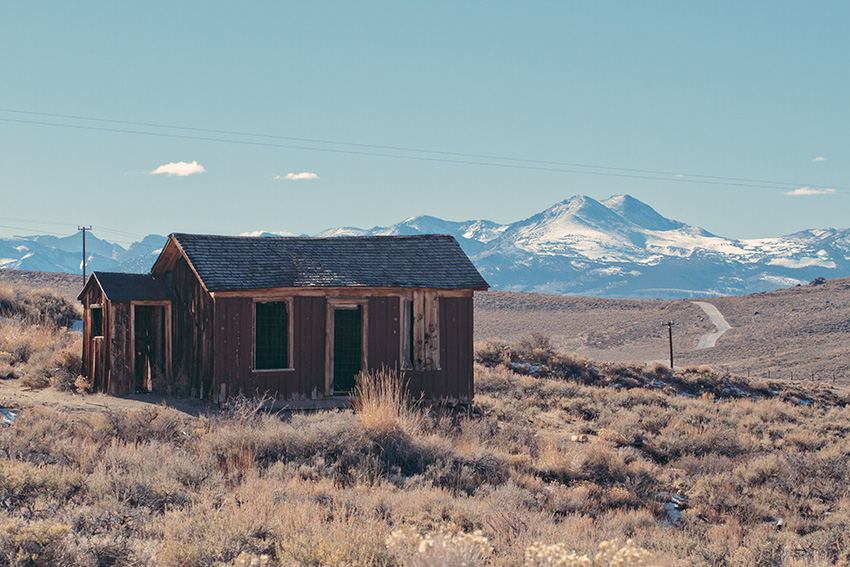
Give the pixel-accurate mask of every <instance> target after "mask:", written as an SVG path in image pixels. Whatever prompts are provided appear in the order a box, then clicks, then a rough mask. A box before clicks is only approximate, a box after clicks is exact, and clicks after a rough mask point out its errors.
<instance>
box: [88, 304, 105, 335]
mask: <svg viewBox="0 0 850 567" xmlns="http://www.w3.org/2000/svg"><path fill="white" fill-rule="evenodd" d="M91 336H93V337H102V336H103V307H92V308H91Z"/></svg>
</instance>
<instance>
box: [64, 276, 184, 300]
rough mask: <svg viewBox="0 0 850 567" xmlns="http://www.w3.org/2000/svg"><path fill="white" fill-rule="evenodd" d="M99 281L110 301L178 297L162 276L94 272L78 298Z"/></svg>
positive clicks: (170, 298) (171, 298)
mask: <svg viewBox="0 0 850 567" xmlns="http://www.w3.org/2000/svg"><path fill="white" fill-rule="evenodd" d="M93 281H94V282H97V284H98V285H99V286H100V289H101V290H103V295H104V296H105V297H106V299H107V300H109V301H170V300H173V299H176V296H175V295H174V291H172V289H171V286H169V285H168V283H167V282H166V281H165V278H164V277H162V276H155V275H151V274H124V273H119V272H92V275H91V277H90V278H89V281H88V282H87V283H86V286H85V287H84V288H83V291H82V292H81V293H80V296H79V297H78V298H77V299H82V298H83V295H85V293H86V289H88V287H89V285H90V284H91V283H92V282H93Z"/></svg>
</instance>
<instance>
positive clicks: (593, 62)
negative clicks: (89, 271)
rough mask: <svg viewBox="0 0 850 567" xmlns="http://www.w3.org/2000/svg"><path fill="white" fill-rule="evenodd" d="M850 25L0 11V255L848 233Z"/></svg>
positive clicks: (755, 11)
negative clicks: (497, 237) (628, 230)
mask: <svg viewBox="0 0 850 567" xmlns="http://www.w3.org/2000/svg"><path fill="white" fill-rule="evenodd" d="M848 23H850V3H848V2H844V1H837V0H836V1H831V2H828V1H813V2H781V1H770V2H768V1H752V2H739V1H730V2H723V1H718V2H678V1H670V2H656V1H647V2H625V1H620V2H618V1H611V2H578V1H575V2H573V1H558V2H555V1H551V2H499V1H477V2H476V1H468V2H458V1H450V2H440V1H429V2H418V3H414V2H389V1H386V2H368V1H366V2H341V1H340V2H322V1H316V2H281V1H274V2H239V3H237V2H214V1H206V2H143V3H124V2H112V1H110V2H73V3H68V2H11V1H7V2H3V17H2V19H0V73H2V75H0V85H2V88H0V236H12V235H15V234H17V235H31V234H59V235H68V234H73V233H74V232H76V228H77V227H78V226H93V227H94V233H95V234H96V235H97V236H99V237H101V238H106V239H108V240H111V241H114V242H121V243H123V244H125V245H127V244H129V243H130V242H132V241H134V240H138V239H140V238H141V237H142V236H144V235H147V234H152V233H155V234H168V233H171V232H196V233H207V234H242V233H246V232H251V231H258V230H264V231H270V232H281V233H292V234H315V233H317V232H319V231H321V230H324V229H326V228H330V227H337V226H358V227H363V228H370V227H372V226H386V225H391V224H394V223H396V222H399V221H402V220H404V219H406V218H408V217H411V216H416V215H433V216H437V217H440V218H443V219H446V220H456V221H462V220H468V219H482V218H483V219H489V220H492V221H496V222H499V223H508V222H514V221H517V220H521V219H524V218H527V217H529V216H531V215H533V214H535V213H537V212H540V211H542V210H544V209H545V208H547V207H549V206H551V205H552V204H554V203H556V202H558V201H562V200H564V199H567V198H569V197H571V196H573V195H588V196H590V197H593V198H596V199H605V198H607V197H609V196H611V195H615V194H620V193H626V194H630V195H632V196H634V197H636V198H638V199H640V200H642V201H644V202H646V203H647V204H649V205H650V206H652V207H654V208H655V209H656V210H657V211H658V212H660V213H661V214H663V215H664V216H666V217H669V218H674V219H676V220H680V221H682V222H685V223H687V224H691V225H696V226H701V227H703V228H705V229H707V230H709V231H710V232H713V233H715V234H718V235H721V236H726V237H730V238H761V237H771V236H780V235H784V234H790V233H793V232H796V231H799V230H804V229H807V228H827V227H834V228H848V227H850V215H848V212H850V104H848V103H850V34H848V33H847V26H848Z"/></svg>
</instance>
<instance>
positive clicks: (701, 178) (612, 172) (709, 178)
mask: <svg viewBox="0 0 850 567" xmlns="http://www.w3.org/2000/svg"><path fill="white" fill-rule="evenodd" d="M0 112H8V113H16V114H26V115H32V116H45V117H50V118H62V119H70V120H83V121H92V122H102V123H111V124H126V125H132V126H142V127H146V128H162V129H171V130H183V131H192V132H203V133H210V134H225V135H228V136H242V137H250V138H259V139H276V140H290V141H297V142H305V143H311V144H328V145H342V146H348V147H362V148H370V149H376V150H377V149H381V150H390V151H398V152H408V153H422V154H430V155H432V156H434V155H442V156H454V157H458V158H474V159H476V160H481V159H484V160H492V161H473V160H471V159H448V158H439V157H428V156H422V155H400V154H388V153H383V152H373V151H355V150H343V149H337V148H321V147H314V146H301V145H293V144H279V143H269V142H260V141H251V140H236V139H228V138H217V137H210V136H190V135H185V134H175V133H166V132H149V131H142V130H131V129H125V128H105V127H97V126H85V125H81V124H66V123H58V122H47V121H39V120H23V119H13V118H0V121H3V122H11V123H21V124H33V125H42V126H54V127H64V128H74V129H82V130H93V131H102V132H112V133H122V134H133V135H145V136H157V137H165V138H178V139H189V140H199V141H208V142H218V143H230V144H241V145H252V146H265V147H277V148H287V149H297V150H305V151H320V152H330V153H341V154H351V155H364V156H373V157H384V158H393V159H409V160H418V161H431V162H442V163H457V164H464V165H478V166H489V167H503V168H513V169H525V170H537V171H552V172H560V173H571V174H579V175H602V176H609V177H625V178H632V179H647V180H654V181H679V182H684V183H699V184H708V185H727V186H737V187H750V188H758V189H767V188H783V187H784V188H791V187H796V188H799V187H804V186H805V187H809V188H813V189H831V190H832V191H835V192H844V191H850V188H848V187H836V186H829V187H827V186H825V185H815V184H807V183H798V182H788V181H772V180H759V179H750V178H740V177H725V176H719V175H702V174H693V173H683V172H669V171H660V170H651V169H634V168H624V167H614V166H602V165H595V164H581V163H574V162H560V161H547V160H534V159H526V158H516V157H506V156H495V155H487V154H474V153H461V152H448V151H440V150H427V149H418V148H408V147H402V146H385V145H376V144H361V143H354V142H342V141H336V140H320V139H314V138H298V137H292V136H279V135H269V134H256V133H248V132H239V131H233V130H218V129H211V128H194V127H188V126H175V125H167V124H157V123H151V122H134V121H128V120H112V119H106V118H96V117H90V116H75V115H68V114H55V113H44V112H33V111H23V110H14V109H3V108H0ZM493 161H502V162H510V163H493ZM523 163H525V164H529V165H520V164H523ZM547 166H558V167H547ZM564 168H584V169H592V170H596V171H584V170H576V169H564ZM638 174H640V175H638Z"/></svg>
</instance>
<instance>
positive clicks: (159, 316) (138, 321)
mask: <svg viewBox="0 0 850 567" xmlns="http://www.w3.org/2000/svg"><path fill="white" fill-rule="evenodd" d="M133 320H134V322H133V342H134V348H133V352H134V357H133V358H134V359H135V360H134V364H133V369H134V376H135V385H134V386H135V390H136V391H137V392H152V391H154V390H159V389H162V388H163V386H164V380H165V377H166V374H165V368H166V363H165V361H166V352H165V351H166V345H165V324H166V316H165V307H162V306H159V305H134V306H133Z"/></svg>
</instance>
